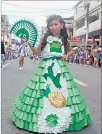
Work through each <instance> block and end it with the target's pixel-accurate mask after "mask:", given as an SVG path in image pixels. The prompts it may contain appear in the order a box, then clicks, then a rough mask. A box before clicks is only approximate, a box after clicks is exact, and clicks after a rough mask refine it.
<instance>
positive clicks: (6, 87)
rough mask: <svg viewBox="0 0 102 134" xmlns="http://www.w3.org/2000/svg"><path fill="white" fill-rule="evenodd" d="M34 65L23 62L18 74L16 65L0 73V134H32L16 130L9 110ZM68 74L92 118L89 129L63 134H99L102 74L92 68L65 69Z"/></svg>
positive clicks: (29, 62)
mask: <svg viewBox="0 0 102 134" xmlns="http://www.w3.org/2000/svg"><path fill="white" fill-rule="evenodd" d="M36 65H37V63H35V62H34V61H33V60H30V59H26V60H25V64H24V70H23V71H19V69H18V61H17V60H14V61H13V62H12V63H11V64H9V65H7V66H5V67H4V68H3V69H2V70H1V84H2V85H1V89H2V90H1V101H2V102H1V133H2V134H33V133H32V132H28V131H25V130H21V129H19V128H17V127H16V126H15V125H14V124H13V123H12V121H11V118H10V109H11V108H12V105H13V103H14V100H15V99H16V97H17V96H18V94H19V93H20V92H21V91H22V89H23V88H24V86H25V85H26V84H27V82H28V80H29V78H30V76H31V75H32V74H33V72H34V70H35V68H36ZM68 66H69V68H70V71H71V73H72V74H73V76H74V77H75V81H76V83H77V84H78V86H79V88H80V91H81V93H82V95H83V97H84V99H85V101H86V103H87V105H88V108H89V111H90V113H91V116H92V122H91V124H90V125H89V126H87V127H85V128H84V129H83V130H81V131H78V132H75V131H73V132H65V133H63V134H101V88H102V87H101V80H102V79H101V74H102V71H101V69H99V68H93V67H91V66H87V67H85V66H80V65H68Z"/></svg>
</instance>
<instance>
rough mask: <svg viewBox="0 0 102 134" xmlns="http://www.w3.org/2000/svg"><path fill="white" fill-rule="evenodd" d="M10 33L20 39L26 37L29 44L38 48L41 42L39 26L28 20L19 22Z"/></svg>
mask: <svg viewBox="0 0 102 134" xmlns="http://www.w3.org/2000/svg"><path fill="white" fill-rule="evenodd" d="M10 33H13V34H15V35H16V36H17V37H19V38H24V37H26V39H27V42H29V43H31V44H32V45H33V47H34V46H37V45H38V44H39V41H40V30H39V28H38V27H37V25H36V24H35V23H33V22H31V21H28V20H24V19H23V20H19V21H17V22H16V23H15V24H14V25H13V26H12V28H11V30H10Z"/></svg>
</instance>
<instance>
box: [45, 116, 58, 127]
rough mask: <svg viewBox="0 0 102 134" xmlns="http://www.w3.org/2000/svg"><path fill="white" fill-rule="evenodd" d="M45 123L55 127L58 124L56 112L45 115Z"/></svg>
mask: <svg viewBox="0 0 102 134" xmlns="http://www.w3.org/2000/svg"><path fill="white" fill-rule="evenodd" d="M45 120H46V123H47V125H48V126H50V127H55V126H56V125H57V124H58V117H57V115H56V114H50V115H48V116H47V117H46V119H45Z"/></svg>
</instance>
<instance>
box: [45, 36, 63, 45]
mask: <svg viewBox="0 0 102 134" xmlns="http://www.w3.org/2000/svg"><path fill="white" fill-rule="evenodd" d="M53 41H58V42H60V43H61V45H62V41H61V39H58V38H57V37H52V36H48V37H47V42H48V43H52V42H53Z"/></svg>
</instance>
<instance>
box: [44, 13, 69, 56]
mask: <svg viewBox="0 0 102 134" xmlns="http://www.w3.org/2000/svg"><path fill="white" fill-rule="evenodd" d="M54 19H58V20H59V21H60V23H61V24H63V29H61V33H60V38H61V40H62V45H64V53H65V54H67V52H68V45H69V42H68V34H67V30H66V28H65V22H64V21H63V19H62V17H61V16H59V15H51V16H50V17H49V18H48V19H47V32H46V33H45V35H44V38H43V40H42V44H41V51H42V50H43V49H44V47H45V46H46V44H47V42H46V39H47V37H48V36H50V35H52V34H51V33H50V30H49V24H50V22H51V21H52V20H54Z"/></svg>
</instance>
